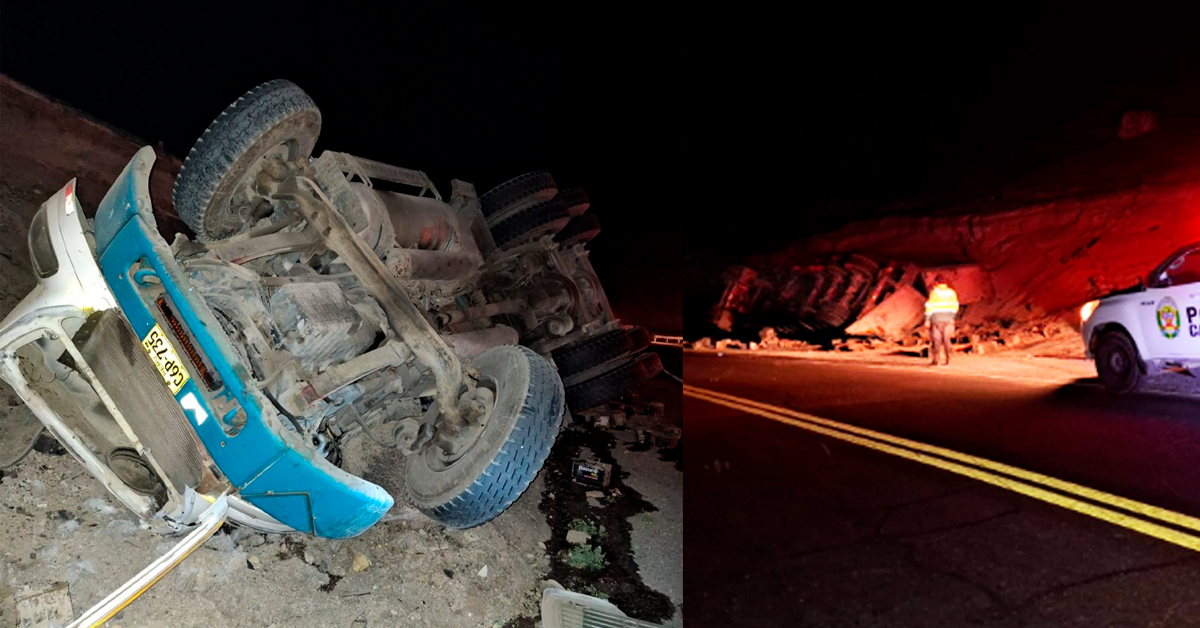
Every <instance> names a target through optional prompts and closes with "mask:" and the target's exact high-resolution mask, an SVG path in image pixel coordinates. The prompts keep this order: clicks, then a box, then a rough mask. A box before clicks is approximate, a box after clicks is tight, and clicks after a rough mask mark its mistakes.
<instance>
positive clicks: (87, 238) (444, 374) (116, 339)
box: [0, 80, 662, 605]
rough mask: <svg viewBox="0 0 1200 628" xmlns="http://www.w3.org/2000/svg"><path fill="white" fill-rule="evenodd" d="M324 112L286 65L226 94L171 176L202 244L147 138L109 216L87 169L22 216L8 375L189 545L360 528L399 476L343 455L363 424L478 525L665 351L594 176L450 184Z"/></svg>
mask: <svg viewBox="0 0 1200 628" xmlns="http://www.w3.org/2000/svg"><path fill="white" fill-rule="evenodd" d="M321 122H322V120H321V113H320V110H319V109H318V108H317V106H316V104H315V103H314V102H313V101H312V99H311V98H310V97H309V96H308V94H306V93H305V92H304V91H303V90H302V89H301V88H300V87H298V86H296V85H295V84H293V83H290V82H288V81H283V80H276V81H270V82H267V83H264V84H262V85H260V86H258V87H256V88H254V89H252V90H250V91H249V92H247V93H246V94H244V95H243V96H242V97H241V98H239V99H238V100H237V101H236V102H234V103H233V104H231V105H230V106H229V107H228V108H226V110H225V111H224V112H222V113H221V114H220V116H218V117H217V118H216V119H215V120H214V121H213V122H212V124H210V125H209V127H208V128H207V130H206V131H205V132H204V134H203V135H202V136H201V137H200V138H199V139H198V140H197V142H196V144H195V146H194V147H193V148H192V150H191V152H190V153H189V154H188V156H187V159H186V160H185V162H184V164H183V169H182V170H181V171H180V174H179V176H178V178H177V179H176V182H175V188H174V192H173V195H174V202H175V207H176V209H177V211H178V213H179V215H180V217H181V218H182V219H183V220H184V221H185V222H186V223H187V225H188V226H189V227H191V229H192V230H193V231H194V232H195V234H196V236H197V239H196V240H195V241H193V240H191V239H189V238H188V237H186V236H185V235H183V234H177V235H176V236H175V238H174V241H173V242H171V243H170V244H168V243H167V242H166V241H165V240H164V239H163V238H162V237H161V236H160V235H159V232H158V230H157V226H156V222H155V218H154V214H155V213H154V210H153V208H152V207H151V202H150V197H149V193H148V181H149V175H150V171H151V168H152V166H153V163H154V159H155V157H154V152H153V150H152V149H151V148H150V147H144V148H143V149H142V150H140V151H138V153H137V154H136V155H134V156H133V159H132V160H131V161H130V162H129V164H128V165H127V166H126V168H125V170H124V171H123V172H122V173H121V174H120V176H119V177H118V178H117V179H116V181H115V183H114V184H113V185H112V187H111V189H110V190H109V191H108V193H107V195H106V196H105V197H104V199H103V200H102V201H101V203H100V205H99V207H98V208H97V210H96V213H95V218H94V219H88V218H86V217H85V216H84V211H83V208H82V207H81V206H80V204H79V200H78V198H77V196H76V195H75V193H74V192H75V191H74V184H75V182H74V181H71V182H69V183H68V184H67V185H66V186H65V187H64V188H62V189H61V190H60V191H59V192H58V193H57V194H55V195H54V196H53V197H52V198H51V199H49V200H48V201H47V202H46V203H45V204H44V205H43V206H42V207H41V209H40V210H39V211H38V212H37V214H36V215H35V217H34V219H33V221H32V225H31V228H30V232H29V247H30V255H31V257H32V260H33V266H34V269H35V272H36V274H37V280H38V284H37V287H36V288H35V289H34V291H33V292H32V293H31V294H30V295H29V296H28V297H27V298H26V299H25V300H23V301H22V302H21V303H20V304H19V305H18V306H17V307H16V308H15V309H14V311H12V312H11V313H8V315H7V316H6V317H5V319H4V321H3V323H2V324H0V376H3V378H4V379H5V380H6V381H7V382H8V383H9V384H11V385H12V386H13V388H14V389H15V391H16V392H17V393H18V394H19V395H20V397H21V398H22V399H23V400H24V402H25V403H26V405H27V407H28V408H29V409H30V410H31V411H32V412H33V413H34V414H35V415H36V416H37V418H38V419H39V420H40V421H41V422H42V423H43V424H44V425H45V426H46V427H47V428H48V429H49V431H50V432H51V433H52V434H54V435H55V436H56V437H57V438H58V439H59V440H60V441H61V442H62V444H63V445H64V446H66V448H67V449H68V451H70V452H71V453H72V454H73V455H74V457H76V458H77V459H78V460H80V461H81V462H82V463H83V464H84V466H85V467H86V468H87V470H88V471H89V472H90V473H91V474H92V475H94V476H95V477H96V478H97V479H99V480H100V481H101V482H102V483H103V484H104V485H105V486H106V487H107V488H108V489H109V491H110V492H111V493H112V494H113V495H114V496H115V497H117V499H118V500H119V501H121V503H123V504H124V505H125V506H126V507H128V508H129V509H131V510H132V511H134V512H135V513H137V514H138V515H139V516H141V517H143V518H145V519H147V520H150V521H152V522H154V523H155V525H156V526H157V527H158V528H159V529H160V530H161V531H165V532H170V531H176V532H189V534H188V536H187V537H186V538H185V539H184V541H183V542H181V544H180V546H178V547H177V548H176V549H175V550H172V555H173V556H175V557H177V558H179V559H182V556H186V553H187V552H188V551H190V550H191V549H194V547H195V546H198V545H199V544H200V543H203V541H204V539H205V538H207V536H208V535H209V534H211V533H212V531H214V530H215V529H216V528H217V527H219V525H220V524H221V523H222V522H223V521H224V520H225V519H226V518H228V519H229V520H230V521H232V522H234V523H237V524H240V525H244V526H248V527H252V528H255V529H258V530H262V531H267V532H292V531H299V532H304V533H308V534H314V535H318V536H324V537H330V538H345V537H353V536H356V535H358V534H361V533H362V532H364V531H365V530H367V529H368V528H370V527H371V526H372V525H374V524H375V523H376V522H377V521H379V520H380V518H381V517H382V516H383V515H384V514H385V513H386V512H387V511H388V510H389V509H390V508H391V507H392V505H393V503H394V500H395V499H396V496H392V495H389V494H388V493H387V492H386V491H385V490H384V489H383V488H381V487H379V486H377V485H375V484H373V483H371V482H368V481H366V480H364V479H362V478H359V477H357V476H354V475H351V474H350V473H348V472H346V471H344V470H343V469H342V468H341V467H340V465H341V462H342V455H341V452H342V449H343V446H344V445H345V443H346V442H347V441H348V440H349V439H352V438H358V437H363V436H364V435H365V437H367V438H369V439H370V440H371V441H373V442H375V443H376V444H378V445H379V446H381V447H383V448H387V449H391V450H395V451H396V452H398V453H401V454H403V455H404V456H405V462H406V473H405V491H406V498H407V500H408V501H410V502H412V503H413V504H414V505H415V506H416V507H417V508H418V509H420V510H421V512H423V513H424V514H426V515H427V516H429V517H431V518H433V519H435V520H437V521H439V522H441V523H443V524H445V525H447V526H451V527H455V528H467V527H471V526H476V525H480V524H482V523H485V522H487V521H489V520H491V519H492V518H494V517H496V516H497V515H499V514H500V513H501V512H503V511H504V510H505V509H507V508H508V507H509V506H510V505H511V504H512V503H513V502H514V501H515V500H516V499H517V497H518V496H520V495H521V493H522V492H524V491H525V489H526V488H527V487H528V486H529V484H530V483H531V482H532V480H533V478H534V476H535V475H536V474H537V473H538V471H539V470H540V469H541V467H542V465H543V463H544V461H545V459H546V457H547V454H548V453H549V450H550V448H551V446H552V445H553V444H554V442H555V438H556V436H557V434H558V431H559V429H560V427H561V425H562V422H563V420H564V415H565V414H566V413H567V410H568V408H569V409H573V410H583V409H586V408H588V407H591V406H595V405H598V404H600V403H603V402H605V401H608V400H609V399H612V398H615V397H618V396H620V395H623V394H625V393H626V392H628V391H629V390H631V389H632V388H633V387H635V386H637V385H639V384H640V383H641V382H643V381H645V380H646V379H649V378H651V377H654V376H655V375H657V374H658V373H659V372H660V371H661V369H662V366H661V363H660V362H659V360H658V357H657V355H656V354H655V353H653V352H652V351H649V350H648V347H649V345H650V342H651V338H650V335H649V334H648V333H647V331H646V330H645V329H642V328H639V327H628V326H625V325H623V324H622V323H621V321H619V320H618V319H616V318H615V317H614V316H613V313H612V310H611V308H610V307H609V304H608V301H607V297H606V296H605V294H604V290H603V288H602V286H601V284H600V281H599V278H598V277H597V276H596V274H595V272H594V271H593V269H592V266H591V264H590V262H589V260H588V251H587V249H586V244H587V242H588V241H590V240H591V238H593V237H594V236H595V235H596V234H597V233H598V232H599V224H598V222H597V221H596V219H595V216H594V215H592V214H590V213H586V210H587V209H588V206H589V202H588V199H587V196H586V194H584V193H583V191H582V190H559V189H558V186H557V183H556V182H555V181H554V179H553V178H552V177H551V176H550V174H549V173H546V172H533V173H529V174H526V175H522V176H520V177H517V178H515V179H512V180H510V181H508V182H506V183H504V184H502V185H500V186H498V187H496V188H495V189H493V190H491V191H489V192H487V193H486V194H483V195H482V196H479V195H477V194H476V192H475V188H474V187H473V186H472V185H471V184H470V183H466V182H464V181H459V180H455V181H453V182H452V184H451V193H450V197H449V198H448V199H443V197H442V195H441V194H440V193H439V191H438V189H437V187H436V186H435V185H434V184H433V182H432V181H430V180H429V178H428V177H427V176H426V175H425V174H424V173H423V172H420V171H416V170H408V169H405V168H399V167H396V166H391V165H388V164H383V163H379V162H375V161H371V160H368V159H363V158H359V157H355V156H352V155H348V154H345V153H338V152H333V151H325V152H324V153H323V154H321V156H320V157H317V158H314V157H312V156H311V155H312V151H313V147H314V146H315V144H316V141H317V137H318V134H319V132H320V128H321ZM376 182H387V183H388V187H394V188H401V189H406V190H417V191H416V192H414V193H402V192H394V191H383V190H381V189H379V188H377V187H376V186H375V185H374V183H376ZM380 433H382V434H384V436H379V434H380ZM166 558H168V557H164V559H166ZM176 562H177V561H176ZM159 563H161V564H159ZM159 563H156V564H155V565H152V566H151V567H150V568H148V569H147V571H145V572H143V573H142V574H139V578H148V577H153V576H154V574H158V575H161V572H162V570H163V569H169V568H170V566H173V564H174V563H173V562H171V561H167V562H162V561H159ZM138 582H140V581H138V579H137V578H135V580H133V581H130V583H128V584H127V585H126V588H125V589H123V590H121V591H118V592H115V593H114V596H116V597H115V598H113V600H107V601H106V603H116V602H114V600H117V599H118V598H121V596H122V595H126V594H135V593H134V592H135V591H136V592H140V590H144V589H143V588H139V587H138V586H136V585H137V584H138ZM147 586H148V585H147ZM110 605H111V604H110Z"/></svg>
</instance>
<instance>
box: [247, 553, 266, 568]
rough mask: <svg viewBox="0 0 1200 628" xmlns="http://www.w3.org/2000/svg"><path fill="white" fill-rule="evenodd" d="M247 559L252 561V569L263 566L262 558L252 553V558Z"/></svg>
mask: <svg viewBox="0 0 1200 628" xmlns="http://www.w3.org/2000/svg"><path fill="white" fill-rule="evenodd" d="M246 561H247V562H249V563H250V568H251V569H258V568H259V567H261V566H262V559H261V558H259V557H257V556H255V555H254V554H251V555H250V558H247V559H246Z"/></svg>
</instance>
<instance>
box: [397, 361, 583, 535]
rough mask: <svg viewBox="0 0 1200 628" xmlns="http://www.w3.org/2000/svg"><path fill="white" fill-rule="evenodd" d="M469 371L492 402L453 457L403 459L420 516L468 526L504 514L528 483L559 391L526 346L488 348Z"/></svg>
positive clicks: (555, 425)
mask: <svg viewBox="0 0 1200 628" xmlns="http://www.w3.org/2000/svg"><path fill="white" fill-rule="evenodd" d="M471 366H472V367H473V368H476V369H478V370H479V386H480V387H481V388H486V389H488V390H490V391H491V393H492V394H493V395H494V399H495V401H494V403H493V404H492V408H491V410H490V411H489V413H488V414H487V415H486V418H485V419H484V421H486V422H482V421H481V423H483V427H482V428H480V431H479V433H478V434H477V436H476V438H475V440H474V442H473V443H471V444H470V445H463V446H462V447H464V448H465V449H464V451H463V452H462V453H461V454H460V455H459V456H458V457H457V458H454V457H448V456H446V454H445V453H444V452H443V451H442V450H441V449H439V448H437V447H430V448H429V449H427V450H426V451H424V452H422V453H419V454H413V455H411V456H409V457H408V461H407V465H406V472H405V479H404V485H405V491H406V492H407V493H408V496H409V499H410V500H411V501H412V503H413V505H415V506H416V507H417V508H418V509H420V510H421V512H423V513H425V514H426V515H427V516H428V517H430V518H431V519H434V520H436V521H438V522H440V523H442V524H444V525H447V526H449V527H451V528H459V529H462V528H470V527H474V526H477V525H480V524H483V523H486V522H488V521H491V520H492V519H493V518H495V517H496V516H497V515H499V514H500V513H502V512H504V510H505V509H507V508H508V507H509V506H510V505H512V503H513V502H514V501H516V500H517V498H518V497H520V496H521V493H524V492H525V489H527V488H529V485H530V484H531V483H532V482H533V478H534V476H536V475H537V473H538V471H539V470H541V468H542V465H543V464H544V463H545V462H546V456H548V455H549V454H550V447H551V446H553V445H554V439H555V438H556V437H557V436H558V431H559V428H560V427H561V426H562V421H563V415H564V408H565V394H564V391H563V385H562V380H560V379H559V378H558V375H557V374H556V373H555V372H554V367H552V366H550V363H549V362H547V361H546V359H545V358H543V357H542V356H540V355H538V354H536V353H534V352H533V351H532V350H530V349H528V348H527V347H519V346H514V345H504V346H500V347H495V348H492V349H489V350H487V351H486V352H484V353H483V354H482V355H480V356H479V357H477V358H475V360H474V362H472V364H471Z"/></svg>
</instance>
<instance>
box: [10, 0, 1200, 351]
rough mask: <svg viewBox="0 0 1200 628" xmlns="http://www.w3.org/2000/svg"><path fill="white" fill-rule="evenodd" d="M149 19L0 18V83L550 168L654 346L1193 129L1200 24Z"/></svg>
mask: <svg viewBox="0 0 1200 628" xmlns="http://www.w3.org/2000/svg"><path fill="white" fill-rule="evenodd" d="M148 6H155V5H148ZM161 6H162V7H163V8H162V9H160V10H158V11H150V10H136V11H135V10H130V11H128V12H127V13H125V14H119V13H117V12H114V11H113V10H112V9H110V8H107V7H105V8H99V7H92V8H87V5H79V6H77V7H75V8H73V9H71V10H69V11H68V10H61V11H57V12H54V13H53V14H51V13H49V12H47V11H46V10H44V9H42V8H40V7H37V6H35V5H33V4H32V3H27V4H25V5H14V4H6V5H5V6H4V8H3V10H2V11H0V27H2V29H3V32H2V36H0V45H2V46H3V49H2V50H0V71H3V72H5V73H6V74H9V75H10V76H12V77H14V78H16V79H18V80H20V81H23V82H25V83H27V84H29V85H30V86H32V87H34V88H35V89H39V90H41V91H43V92H45V93H47V94H49V95H50V96H52V97H56V98H59V99H62V100H64V101H66V102H68V103H70V104H72V105H74V106H76V107H79V108H80V109H83V110H84V111H86V112H88V113H90V114H91V115H93V116H95V117H97V118H100V119H102V120H106V121H109V122H111V123H113V124H115V125H117V126H119V127H121V128H123V129H124V130H126V131H128V132H130V133H133V134H134V135H137V136H139V137H141V138H144V139H145V140H147V141H150V142H155V141H158V140H161V141H163V142H164V143H165V147H166V148H167V150H168V151H170V152H172V153H175V154H177V155H181V156H182V155H185V154H186V152H187V150H188V149H189V148H190V147H191V145H192V142H193V141H194V140H195V138H196V137H197V136H198V135H199V134H200V133H201V132H202V131H203V129H204V128H205V126H207V125H208V123H209V122H210V121H211V120H212V118H213V117H214V116H215V115H216V114H217V113H219V112H220V111H221V110H222V109H223V108H224V107H225V106H226V105H227V104H228V103H229V102H231V101H232V100H233V99H235V98H236V97H237V96H238V95H240V94H241V93H243V92H244V91H246V90H247V89H250V88H251V87H253V86H255V85H257V84H259V83H261V82H263V81H265V80H268V79H273V78H288V79H291V80H293V81H295V82H296V83H298V84H300V85H301V86H302V87H303V88H304V89H305V90H307V91H308V92H309V93H310V94H311V95H312V96H313V98H314V99H315V100H316V101H317V103H318V105H319V106H320V107H321V109H322V112H323V115H324V121H325V125H324V130H323V133H322V136H321V140H320V141H319V143H318V146H317V150H318V152H319V151H320V150H322V149H323V148H330V149H334V150H342V151H347V152H351V153H354V154H359V155H362V156H364V157H369V158H372V159H378V160H381V161H385V162H390V163H395V164H397V165H400V166H405V167H409V168H416V169H421V170H425V171H426V172H428V173H429V174H430V176H431V177H432V178H433V179H434V181H435V183H436V184H437V185H438V186H439V187H440V188H441V189H443V190H448V189H449V181H450V179H451V178H461V179H465V180H467V181H471V182H473V183H475V184H476V187H477V188H478V189H479V191H480V192H481V193H482V192H483V191H486V190H487V189H488V188H490V187H492V186H494V185H496V184H498V183H500V182H502V181H504V180H506V179H508V178H510V177H512V176H515V175H517V174H520V173H523V172H526V171H529V170H533V169H543V168H544V169H547V170H550V171H551V172H552V173H553V174H554V175H555V177H556V178H557V180H558V181H559V183H560V185H562V186H567V187H569V186H580V187H583V188H585V189H586V190H587V191H588V193H589V195H590V196H591V198H592V201H593V208H592V210H591V211H594V212H595V213H596V215H597V216H598V217H599V218H600V220H601V222H602V224H603V225H604V231H603V233H602V234H601V235H600V236H599V237H598V238H597V239H596V241H595V242H594V244H593V248H594V251H595V252H594V254H593V259H594V261H595V263H596V266H597V269H598V271H599V272H600V274H601V277H602V279H603V280H604V283H605V285H606V287H607V289H608V291H609V293H610V296H611V298H612V299H613V301H614V305H615V306H616V307H617V309H618V310H619V312H618V313H619V314H621V315H622V316H624V317H625V318H627V319H630V320H634V321H635V322H644V323H645V324H647V325H651V326H653V327H657V328H659V329H662V330H677V329H679V328H680V327H682V323H681V320H682V315H681V314H680V303H681V301H682V298H683V292H684V289H685V285H690V283H691V280H692V278H693V277H694V276H696V275H709V274H712V271H711V269H713V268H723V266H722V264H723V263H724V261H725V260H727V259H730V257H731V256H734V257H736V256H738V255H741V254H745V253H751V252H756V251H766V250H772V249H774V248H777V247H779V246H782V245H783V244H786V243H787V242H788V241H790V240H794V239H797V238H801V237H804V236H806V235H809V234H812V233H816V232H820V231H824V230H828V229H831V228H834V227H837V226H839V225H840V224H842V223H844V222H845V221H847V220H850V219H853V218H855V217H862V216H865V215H868V214H869V213H870V212H871V211H872V210H874V209H876V208H878V207H879V206H881V205H884V204H887V203H891V202H896V201H903V200H911V199H914V198H919V197H921V196H922V195H926V194H931V193H940V192H946V191H947V190H955V189H960V188H965V189H966V190H967V191H968V192H970V191H971V190H980V191H985V190H987V189H989V186H994V185H998V184H1001V183H1003V182H1005V181H1006V180H1010V179H1011V178H1012V177H1015V176H1018V175H1020V174H1022V173H1025V172H1028V171H1030V170H1033V169H1036V168H1038V167H1039V166H1041V165H1043V164H1047V163H1052V162H1053V161H1055V160H1056V159H1058V158H1060V157H1061V156H1062V155H1064V154H1066V153H1067V152H1070V151H1072V150H1079V148H1080V147H1081V146H1085V145H1086V143H1087V142H1088V141H1094V140H1095V138H1096V137H1101V136H1102V137H1104V138H1107V139H1106V141H1111V139H1112V138H1113V137H1114V136H1115V133H1116V129H1117V126H1118V124H1119V120H1120V116H1121V114H1123V113H1124V112H1125V111H1127V110H1129V109H1137V108H1149V109H1154V110H1157V111H1159V112H1160V113H1161V114H1163V115H1166V116H1175V117H1181V118H1192V119H1195V118H1197V117H1198V115H1197V114H1198V113H1200V9H1197V8H1187V9H1179V8H1177V7H1176V8H1172V9H1170V10H1167V9H1165V8H1164V6H1165V5H1158V6H1155V7H1143V6H1136V5H1133V4H1130V3H1122V4H1117V3H1109V5H1108V6H1102V5H1100V4H1097V3H1087V4H1080V5H1078V6H1076V7H1074V8H1063V7H1059V6H1055V5H1053V4H1050V3H1037V4H1036V5H1033V4H1031V5H1029V6H1024V7H1022V6H1017V5H1013V4H1005V5H1002V6H1001V5H996V6H994V7H983V8H980V7H978V6H974V5H971V6H967V5H961V6H960V5H946V6H944V7H922V8H912V7H907V6H905V7H895V8H889V9H880V8H878V7H876V6H870V7H868V6H866V5H862V6H859V5H854V6H848V5H839V6H836V7H831V6H818V7H814V6H812V5H805V6H804V7H803V8H802V9H789V10H787V11H784V10H780V11H778V12H775V13H772V12H771V11H767V10H762V9H760V8H756V9H754V10H751V9H750V8H749V7H746V8H740V9H736V10H735V8H734V7H730V6H726V7H724V8H723V9H722V10H721V11H718V12H704V11H701V10H700V9H695V8H693V9H691V10H687V11H675V12H670V11H667V10H662V11H660V12H657V13H656V12H654V11H653V10H651V9H647V8H646V7H647V6H650V5H649V4H646V5H644V6H643V5H625V6H617V5H598V6H602V7H603V8H599V9H592V10H591V11H590V12H588V11H583V10H581V9H579V8H578V7H577V6H576V5H570V4H561V5H557V8H553V9H547V8H543V9H541V10H527V11H525V12H523V13H514V12H512V11H510V10H500V9H487V10H482V9H479V8H475V7H471V8H458V9H457V10H453V11H449V10H439V11H433V10H428V9H420V8H414V7H411V6H406V7H405V8H404V9H403V10H397V11H396V12H395V13H386V12H380V11H379V10H378V9H375V10H366V9H364V8H361V7H360V6H357V5H352V4H348V3H338V4H336V5H330V6H336V8H337V10H328V9H327V10H325V11H324V12H322V13H320V14H315V13H308V12H305V11H302V10H300V9H298V8H295V7H293V8H292V9H288V10H282V9H279V8H278V6H277V5H272V6H271V7H269V8H263V9H256V10H253V11H249V10H247V9H244V8H238V9H233V8H228V9H220V8H211V7H208V6H206V7H205V8H203V9H192V10H190V12H189V11H186V10H185V11H182V12H181V11H180V10H178V9H175V8H174V7H173V6H172V8H171V9H170V13H169V14H168V12H167V9H166V8H165V7H166V5H161ZM298 6H299V5H296V7H298ZM1194 6H1195V5H1194V4H1193V7H1194ZM684 242H686V243H687V244H686V245H684V244H683V243H684ZM681 277H682V281H681V280H680V278H681Z"/></svg>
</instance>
